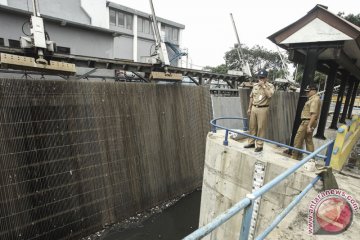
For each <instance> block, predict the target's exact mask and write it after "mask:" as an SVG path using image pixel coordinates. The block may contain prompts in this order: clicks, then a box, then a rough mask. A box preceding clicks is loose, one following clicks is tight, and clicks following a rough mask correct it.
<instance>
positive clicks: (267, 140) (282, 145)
mask: <svg viewBox="0 0 360 240" xmlns="http://www.w3.org/2000/svg"><path fill="white" fill-rule="evenodd" d="M228 119H240V120H242V121H243V125H244V128H243V131H246V130H248V121H247V118H243V117H221V118H215V119H213V120H211V121H210V124H211V126H212V131H213V132H214V133H216V129H217V128H220V129H223V130H225V140H224V142H223V143H224V145H225V146H227V145H228V144H229V142H228V137H229V136H228V135H229V132H233V133H237V134H240V135H243V136H246V137H249V138H254V139H257V140H262V141H264V142H267V143H271V144H274V145H276V146H278V147H284V148H288V149H291V150H295V151H298V152H300V153H304V154H307V155H308V154H311V153H312V152H309V151H306V150H304V149H299V148H295V147H292V146H289V145H286V144H283V143H279V142H275V141H272V140H269V139H266V138H261V137H256V136H253V135H250V134H248V133H245V132H240V131H236V130H233V129H229V128H226V127H224V126H221V125H218V124H216V123H217V121H218V120H228ZM316 157H319V158H323V159H326V156H325V155H321V154H317V155H316Z"/></svg>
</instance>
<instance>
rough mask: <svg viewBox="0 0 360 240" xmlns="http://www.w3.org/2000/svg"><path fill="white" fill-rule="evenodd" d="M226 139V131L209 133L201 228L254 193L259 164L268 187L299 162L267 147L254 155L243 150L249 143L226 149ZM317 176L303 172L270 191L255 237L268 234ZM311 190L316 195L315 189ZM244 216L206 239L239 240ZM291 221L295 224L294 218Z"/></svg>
mask: <svg viewBox="0 0 360 240" xmlns="http://www.w3.org/2000/svg"><path fill="white" fill-rule="evenodd" d="M223 140H224V135H223V132H222V133H221V132H218V133H209V134H208V137H207V143H206V144H207V145H206V155H205V167H204V180H203V187H202V196H201V209H200V221H199V226H204V225H206V224H207V223H209V222H211V220H212V219H214V218H215V217H217V216H218V215H220V214H221V213H223V212H225V211H226V210H227V209H229V208H230V207H232V206H233V205H234V204H235V203H237V202H239V201H240V200H242V199H243V198H245V197H246V194H248V193H251V192H252V191H253V186H255V185H254V178H255V174H254V170H255V164H262V165H263V166H264V167H265V171H264V175H263V179H264V184H265V183H267V182H269V181H270V180H272V179H274V178H275V177H276V176H278V175H279V174H280V173H282V172H284V171H285V170H286V169H288V168H289V167H290V166H293V165H294V164H296V163H297V161H295V160H293V159H290V158H288V157H285V156H282V155H281V154H280V153H281V151H282V150H283V149H281V148H276V147H273V146H271V145H268V144H265V146H264V150H263V152H261V153H254V150H253V149H244V148H243V146H244V145H245V144H246V141H241V142H236V141H233V140H229V146H224V145H223V144H222V143H223ZM315 176H316V175H315V173H311V172H306V171H304V170H303V169H301V170H298V171H297V172H295V173H294V174H292V175H291V176H289V177H288V178H287V179H285V180H284V181H282V182H281V183H280V184H279V185H277V186H276V187H274V188H273V189H272V190H270V191H269V192H267V193H266V194H265V195H264V196H263V197H262V198H261V200H260V205H259V208H258V215H257V220H256V221H255V222H256V224H255V225H254V226H255V231H254V235H255V236H257V235H258V234H259V233H261V232H262V231H264V230H265V228H266V227H267V226H269V224H270V223H271V222H272V221H273V220H274V219H275V218H276V216H277V215H278V214H279V213H280V212H281V211H282V210H283V209H284V208H285V207H286V206H287V205H288V204H289V203H290V202H291V201H292V199H293V198H294V196H296V195H297V194H299V193H300V192H301V191H302V190H303V189H304V188H305V187H306V185H308V184H309V183H310V182H311V180H312V179H313V178H314V177H315ZM257 181H259V177H258V180H257ZM311 191H312V192H314V193H316V191H315V190H311ZM310 195H311V193H310ZM304 202H305V205H304V206H302V210H304V209H305V210H304V212H305V213H304V212H301V213H304V214H305V215H306V210H307V208H306V206H307V204H308V202H307V201H304ZM296 213H297V212H296V211H295V214H296ZM242 217H243V211H241V212H240V213H238V214H237V215H235V216H234V217H233V218H231V219H230V220H229V221H228V222H226V223H224V224H223V225H221V226H220V227H219V228H218V229H216V230H215V231H213V232H212V233H211V234H210V235H208V236H207V237H205V238H204V239H206V240H225V239H239V234H240V229H241V222H242ZM288 219H289V218H288ZM290 219H292V221H293V220H294V217H290ZM295 220H296V218H295ZM284 223H285V226H286V227H285V228H287V226H288V225H287V223H290V222H288V221H285V220H284ZM269 239H278V238H276V237H275V238H269ZM290 239H291V238H290Z"/></svg>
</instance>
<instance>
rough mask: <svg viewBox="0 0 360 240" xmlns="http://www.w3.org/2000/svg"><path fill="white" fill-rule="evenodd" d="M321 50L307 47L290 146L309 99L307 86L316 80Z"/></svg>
mask: <svg viewBox="0 0 360 240" xmlns="http://www.w3.org/2000/svg"><path fill="white" fill-rule="evenodd" d="M319 50H321V48H308V49H306V52H307V54H306V58H305V66H304V74H303V78H302V80H301V88H300V97H299V100H298V104H297V107H296V115H295V120H294V124H293V130H292V134H291V140H290V146H293V145H294V139H295V135H296V132H297V130H298V128H299V126H300V123H301V112H302V110H303V108H304V105H305V102H306V101H307V96H306V94H305V88H306V86H307V85H309V84H311V83H313V82H314V76H315V70H316V66H317V60H318V55H319Z"/></svg>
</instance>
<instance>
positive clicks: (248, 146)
mask: <svg viewBox="0 0 360 240" xmlns="http://www.w3.org/2000/svg"><path fill="white" fill-rule="evenodd" d="M254 147H255V144H248V145H245V146H244V148H254Z"/></svg>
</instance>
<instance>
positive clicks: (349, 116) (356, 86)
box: [347, 79, 360, 119]
mask: <svg viewBox="0 0 360 240" xmlns="http://www.w3.org/2000/svg"><path fill="white" fill-rule="evenodd" d="M359 82H360V80H358V79H356V82H355V85H354V90H353V92H352V96H351V102H350V107H349V111H348V115H347V118H348V119H350V118H351V115H352V110H353V108H354V103H355V99H356V94H357V90H358V87H359Z"/></svg>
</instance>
